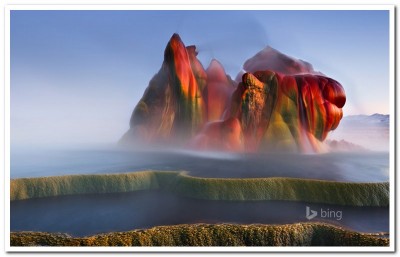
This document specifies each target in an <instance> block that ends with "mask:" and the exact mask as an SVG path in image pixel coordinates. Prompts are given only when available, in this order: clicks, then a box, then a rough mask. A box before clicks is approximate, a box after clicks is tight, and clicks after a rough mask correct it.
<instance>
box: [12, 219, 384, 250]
mask: <svg viewBox="0 0 400 257" xmlns="http://www.w3.org/2000/svg"><path fill="white" fill-rule="evenodd" d="M388 245H389V239H387V238H379V237H374V236H371V235H367V234H362V233H357V232H352V231H348V230H343V229H341V228H338V227H335V226H332V225H326V224H322V223H297V224H290V225H232V224H217V225H208V224H196V225H176V226H161V227H154V228H151V229H147V230H133V231H129V232H113V233H108V234H100V235H94V236H89V237H82V238H78V237H77V238H74V237H70V236H68V235H66V234H51V233H44V232H11V246H388Z"/></svg>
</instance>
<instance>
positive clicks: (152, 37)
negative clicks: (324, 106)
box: [10, 10, 389, 146]
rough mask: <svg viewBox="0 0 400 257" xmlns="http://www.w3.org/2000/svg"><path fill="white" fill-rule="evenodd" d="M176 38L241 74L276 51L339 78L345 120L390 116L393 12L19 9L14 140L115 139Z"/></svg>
mask: <svg viewBox="0 0 400 257" xmlns="http://www.w3.org/2000/svg"><path fill="white" fill-rule="evenodd" d="M173 33H178V34H179V35H180V36H181V39H182V40H183V42H184V43H185V44H186V45H196V46H197V49H198V51H199V55H198V58H199V59H200V61H201V62H202V64H203V66H204V68H206V67H207V66H208V64H209V63H210V61H211V60H212V59H213V58H215V59H217V60H219V61H220V62H221V63H222V64H223V66H224V67H225V69H226V72H227V74H229V75H231V77H233V78H234V77H236V75H237V73H238V72H239V71H240V70H241V68H242V65H243V63H244V62H245V61H246V60H247V59H248V58H250V57H252V56H253V55H255V54H256V53H257V52H259V51H260V50H262V49H263V48H264V47H266V46H267V45H269V46H271V47H273V48H275V49H277V50H279V51H280V52H282V53H285V54H287V55H289V56H292V57H295V58H298V59H302V60H305V61H307V62H310V63H311V64H312V65H313V66H314V69H315V70H317V71H320V72H322V73H324V74H325V75H327V76H329V77H331V78H333V79H335V80H337V81H339V82H340V83H341V84H342V85H343V87H344V89H345V91H346V96H347V102H346V105H345V107H344V108H343V111H344V115H345V116H346V115H354V114H373V113H384V114H387V113H389V11H16V10H13V11H11V32H10V46H11V60H10V61H11V85H10V88H11V99H10V100H11V144H12V145H30V146H35V145H38V146H47V145H82V144H101V143H112V142H116V141H118V140H119V138H120V137H121V136H122V135H123V134H124V133H125V132H126V131H127V130H128V128H129V119H130V116H131V114H132V111H133V108H134V107H135V105H136V103H137V102H138V101H139V99H140V98H141V97H142V95H143V93H144V90H145V89H146V87H147V85H148V82H149V80H150V79H151V78H152V76H153V75H154V74H155V73H156V72H157V71H158V70H159V69H160V67H161V64H162V61H163V54H164V49H165V46H166V44H167V42H168V41H169V39H170V37H171V36H172V34H173Z"/></svg>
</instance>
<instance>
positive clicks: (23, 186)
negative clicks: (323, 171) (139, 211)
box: [10, 171, 389, 206]
mask: <svg viewBox="0 0 400 257" xmlns="http://www.w3.org/2000/svg"><path fill="white" fill-rule="evenodd" d="M137 190H166V191H170V192H174V193H177V194H179V195H182V196H186V197H192V198H197V199H207V200H246V201H248V200H288V201H305V202H311V203H326V204H338V205H351V206H388V205H389V183H387V182H385V183H349V182H335V181H325V180H313V179H298V178H279V177H271V178H200V177H193V176H189V175H187V173H185V172H176V171H171V172H164V171H162V172H161V171H142V172H131V173H121V174H101V175H70V176H55V177H41V178H22V179H14V180H11V192H10V193H11V201H13V200H22V199H30V198H39V197H52V196H61V195H74V194H93V193H96V194H102V193H122V192H132V191H137Z"/></svg>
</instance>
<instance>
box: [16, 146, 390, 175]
mask: <svg viewBox="0 0 400 257" xmlns="http://www.w3.org/2000/svg"><path fill="white" fill-rule="evenodd" d="M141 170H169V171H171V170H186V171H189V173H190V174H191V175H195V176H204V177H297V178H314V179H326V180H335V181H352V182H386V181H389V154H388V153H382V152H367V153H329V154H318V155H301V154H268V155H240V154H228V153H212V152H200V153H199V152H187V151H186V152H184V151H177V150H174V151H169V152H160V151H158V152H129V151H120V150H69V151H66V150H64V151H60V150H54V151H36V152H22V151H20V152H15V151H14V152H13V151H12V152H11V178H21V177H40V176H55V175H68V174H95V173H118V172H131V171H141Z"/></svg>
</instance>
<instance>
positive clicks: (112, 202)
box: [11, 191, 389, 236]
mask: <svg viewBox="0 0 400 257" xmlns="http://www.w3.org/2000/svg"><path fill="white" fill-rule="evenodd" d="M306 206H310V208H311V209H313V210H320V209H321V208H323V209H324V210H328V209H329V210H335V211H341V213H342V219H341V220H337V219H335V218H321V217H320V216H317V217H315V218H314V219H312V221H321V222H328V223H331V224H335V225H338V226H342V227H344V228H348V229H351V230H356V231H361V232H388V230H389V208H388V207H386V208H385V207H349V206H335V205H325V204H308V203H303V202H288V201H210V200H197V199H190V198H185V197H180V196H177V195H174V194H172V193H166V192H159V191H142V192H133V193H119V194H103V195H75V196H63V197H52V198H43V199H31V200H22V201H13V202H11V231H22V230H24V231H46V232H61V233H69V234H70V235H73V236H85V235H92V234H97V233H104V232H114V231H128V230H132V229H140V228H150V227H153V226H159V225H174V224H186V223H189V224H190V223H241V224H254V223H264V224H287V223H294V222H306V221H308V220H307V219H306Z"/></svg>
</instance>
